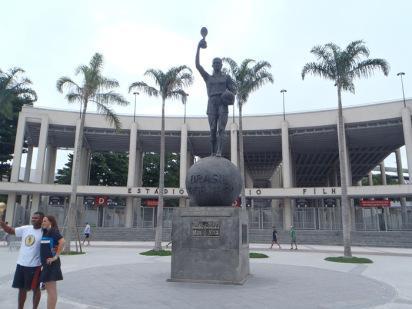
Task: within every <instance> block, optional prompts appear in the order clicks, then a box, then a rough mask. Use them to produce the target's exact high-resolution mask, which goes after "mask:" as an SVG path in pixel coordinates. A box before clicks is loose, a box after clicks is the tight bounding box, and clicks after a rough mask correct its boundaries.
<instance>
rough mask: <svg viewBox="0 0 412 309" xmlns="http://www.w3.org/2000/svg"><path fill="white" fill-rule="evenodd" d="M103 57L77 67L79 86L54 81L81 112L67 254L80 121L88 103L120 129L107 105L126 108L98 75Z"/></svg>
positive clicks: (70, 219)
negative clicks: (80, 78) (78, 106)
mask: <svg viewBox="0 0 412 309" xmlns="http://www.w3.org/2000/svg"><path fill="white" fill-rule="evenodd" d="M102 68H103V56H102V55H101V54H99V53H96V54H94V56H93V57H92V59H91V61H90V64H89V66H87V65H80V66H79V67H78V68H77V70H76V72H75V74H76V75H79V74H81V76H82V78H83V80H82V84H77V83H75V82H74V81H72V80H71V79H70V78H69V77H65V76H64V77H61V78H60V79H58V80H57V83H56V87H57V90H58V91H59V92H61V93H63V90H64V89H66V90H67V91H68V92H67V94H66V99H67V101H68V102H69V103H80V105H81V106H82V112H81V115H80V127H79V130H78V136H77V140H78V143H77V146H76V149H75V154H76V155H75V158H76V159H75V162H74V167H73V177H72V179H73V181H72V182H71V184H72V191H71V194H70V205H69V209H68V212H67V218H66V226H65V227H66V228H65V230H64V231H65V239H66V245H65V250H67V251H70V241H71V239H72V235H71V228H72V227H74V225H75V216H76V207H77V203H76V200H77V186H78V183H79V174H80V171H79V168H80V155H81V149H82V146H83V131H84V122H85V117H86V112H87V107H88V105H89V103H94V104H95V105H96V107H97V111H98V112H99V113H101V114H103V115H104V116H105V118H106V119H107V121H108V122H109V123H110V124H113V125H114V126H115V128H116V129H117V130H119V129H120V120H119V118H118V117H117V115H116V114H115V112H114V111H113V110H112V109H111V108H110V105H111V104H119V105H127V104H128V103H129V102H127V101H126V100H125V99H124V98H123V96H122V95H120V94H118V93H116V92H114V91H113V90H112V89H114V88H117V87H119V83H118V82H117V81H116V80H114V79H110V78H107V77H105V76H103V75H102Z"/></svg>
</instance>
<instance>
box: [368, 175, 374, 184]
mask: <svg viewBox="0 0 412 309" xmlns="http://www.w3.org/2000/svg"><path fill="white" fill-rule="evenodd" d="M368 183H369V185H370V186H373V175H372V172H369V173H368Z"/></svg>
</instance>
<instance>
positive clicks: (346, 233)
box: [337, 85, 352, 257]
mask: <svg viewBox="0 0 412 309" xmlns="http://www.w3.org/2000/svg"><path fill="white" fill-rule="evenodd" d="M337 88H338V104H339V106H338V127H339V132H338V147H339V164H340V184H341V191H342V195H341V208H342V230H343V231H342V232H343V255H344V256H348V257H350V256H352V250H351V234H350V232H351V224H350V210H349V199H348V182H347V174H346V171H347V170H346V168H347V162H346V153H345V149H346V147H345V146H346V145H345V127H344V124H343V112H342V96H341V87H340V86H339V85H337ZM348 159H349V158H348Z"/></svg>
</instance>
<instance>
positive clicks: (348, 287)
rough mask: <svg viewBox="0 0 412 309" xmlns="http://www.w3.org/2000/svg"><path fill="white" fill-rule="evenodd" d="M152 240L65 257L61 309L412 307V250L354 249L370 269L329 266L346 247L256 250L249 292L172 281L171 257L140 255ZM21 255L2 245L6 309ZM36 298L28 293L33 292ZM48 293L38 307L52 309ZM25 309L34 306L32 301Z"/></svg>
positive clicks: (0, 272)
mask: <svg viewBox="0 0 412 309" xmlns="http://www.w3.org/2000/svg"><path fill="white" fill-rule="evenodd" d="M152 247H153V243H152V242H111V243H109V242H94V243H93V244H92V246H90V247H86V248H85V251H86V252H87V253H86V254H85V255H80V256H64V257H62V269H63V274H64V280H63V281H62V282H60V283H59V284H58V290H59V300H58V306H57V307H58V308H62V309H66V308H67V309H68V308H74V309H77V308H79V309H80V308H83V309H87V308H90V309H97V308H99V309H102V308H116V309H117V308H119V309H121V308H156V309H157V308H302V309H303V308H305V309H309V308H378V309H382V308H390V309H395V308H399V309H402V308H412V279H411V278H412V267H411V260H412V249H399V248H365V247H354V248H353V251H354V255H355V256H362V257H368V258H370V259H372V260H373V261H374V263H373V264H369V265H356V264H339V263H331V262H326V261H324V258H325V257H327V256H340V255H341V248H340V247H332V246H303V245H302V246H300V248H299V250H297V251H295V250H293V251H291V250H289V249H288V248H289V247H288V245H283V248H285V249H282V250H279V249H273V250H269V249H268V247H269V245H266V244H265V245H263V244H251V245H250V247H251V251H253V252H262V253H265V254H267V255H269V258H268V259H251V261H250V268H251V276H250V277H249V279H248V281H247V282H246V283H245V284H244V285H243V286H237V285H236V286H232V285H214V284H199V283H196V284H189V283H177V282H167V281H166V280H167V279H168V278H169V276H170V260H171V259H170V257H147V256H142V255H139V254H138V253H139V252H142V251H146V250H148V249H151V248H152ZM16 259H17V251H10V250H9V249H8V248H6V247H0V261H1V264H0V295H1V297H0V308H7V309H8V308H16V299H17V290H14V289H12V288H11V287H10V286H11V280H12V275H13V272H14V269H15V262H16ZM29 295H30V294H29ZM45 301H46V293H45V292H43V296H42V300H41V305H40V308H46V306H45ZM26 308H31V298H29V297H28V300H27V303H26Z"/></svg>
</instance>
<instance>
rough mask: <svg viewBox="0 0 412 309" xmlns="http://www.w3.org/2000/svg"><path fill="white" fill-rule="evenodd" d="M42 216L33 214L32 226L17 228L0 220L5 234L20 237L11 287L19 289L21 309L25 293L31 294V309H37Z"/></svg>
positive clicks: (39, 213)
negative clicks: (30, 291) (29, 292)
mask: <svg viewBox="0 0 412 309" xmlns="http://www.w3.org/2000/svg"><path fill="white" fill-rule="evenodd" d="M43 217H44V214H43V213H42V212H40V211H37V212H35V213H34V214H33V215H32V217H31V224H32V225H24V226H20V227H17V228H13V227H10V226H8V225H7V224H6V223H4V222H3V220H1V218H0V226H1V228H2V229H3V230H4V231H5V232H6V233H7V234H11V235H16V236H17V237H21V245H20V251H19V257H18V258H17V266H16V271H15V273H14V279H13V284H12V287H13V288H16V289H19V293H18V299H17V308H19V309H23V308H24V303H25V302H26V298H27V291H29V290H32V292H33V308H34V309H37V307H38V306H39V302H40V297H41V292H40V289H39V282H40V281H39V278H40V270H41V262H40V243H41V238H42V229H41V224H42V221H43Z"/></svg>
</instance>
